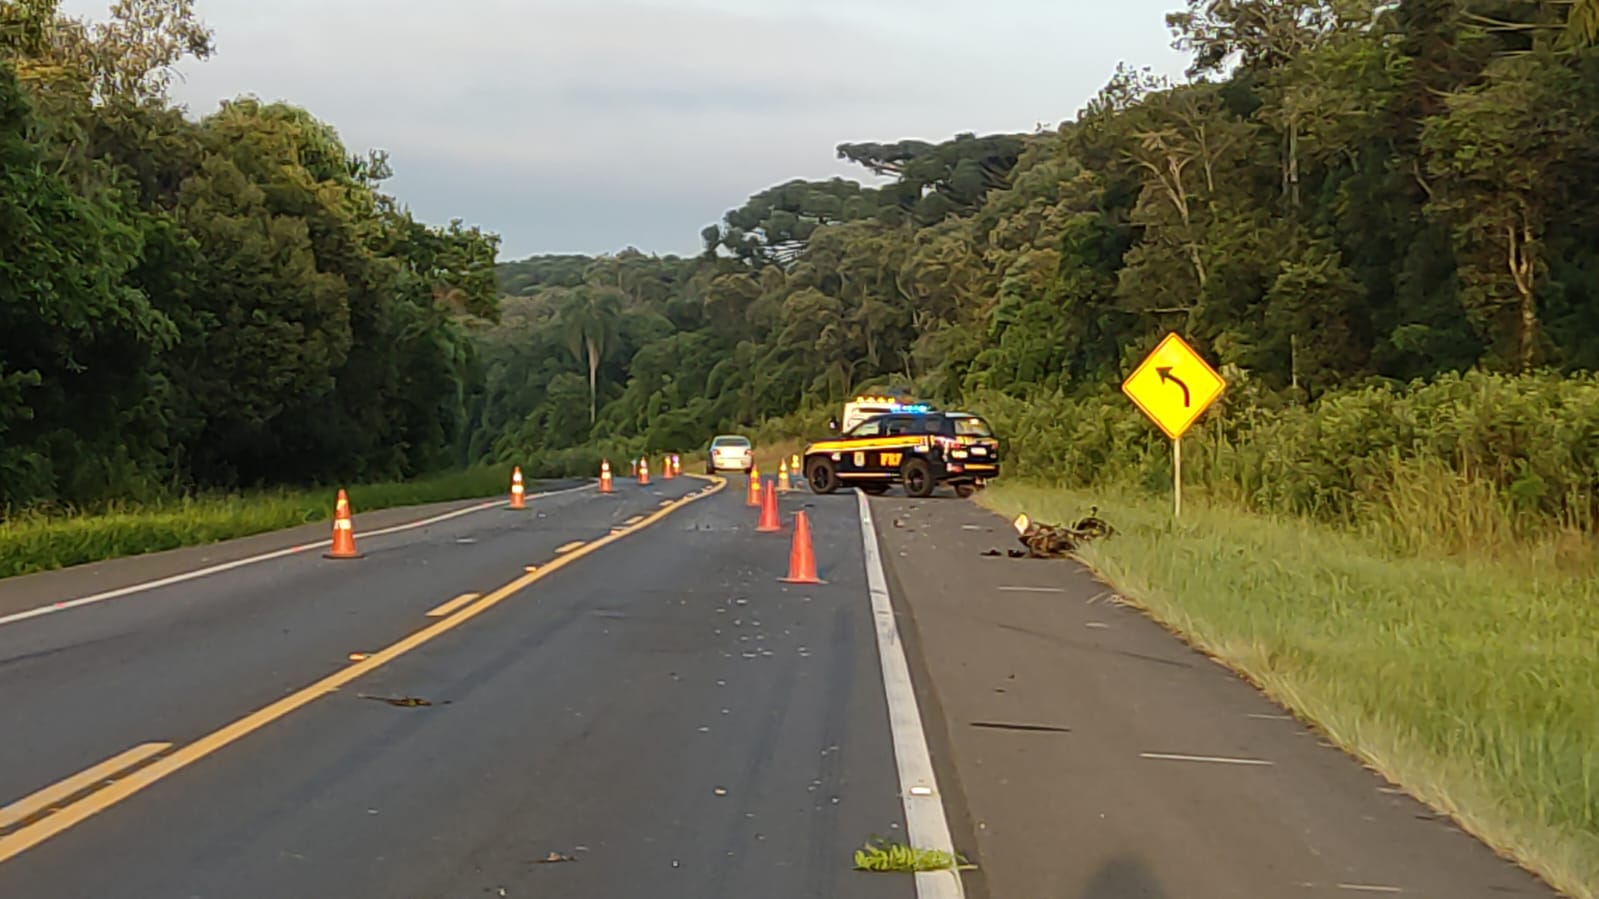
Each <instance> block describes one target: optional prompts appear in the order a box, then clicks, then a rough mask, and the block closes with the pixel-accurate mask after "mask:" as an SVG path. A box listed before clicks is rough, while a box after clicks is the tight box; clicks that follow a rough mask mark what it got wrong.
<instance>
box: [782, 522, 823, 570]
mask: <svg viewBox="0 0 1599 899" xmlns="http://www.w3.org/2000/svg"><path fill="white" fill-rule="evenodd" d="M778 580H780V581H782V582H783V583H785V584H823V583H826V581H823V580H822V579H821V578H818V577H817V576H816V554H815V553H813V552H812V551H811V523H810V520H809V519H807V518H806V517H805V513H804V512H795V513H794V542H793V543H792V544H791V545H790V547H789V551H788V577H783V578H778Z"/></svg>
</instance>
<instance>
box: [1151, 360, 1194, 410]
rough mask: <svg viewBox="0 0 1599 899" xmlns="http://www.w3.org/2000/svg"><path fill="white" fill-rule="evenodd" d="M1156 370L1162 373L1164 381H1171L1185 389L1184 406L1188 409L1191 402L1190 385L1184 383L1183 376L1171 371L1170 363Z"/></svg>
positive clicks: (1161, 376) (1161, 377)
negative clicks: (1189, 395) (1180, 376)
mask: <svg viewBox="0 0 1599 899" xmlns="http://www.w3.org/2000/svg"><path fill="white" fill-rule="evenodd" d="M1155 371H1157V372H1159V373H1160V379H1161V380H1162V381H1170V382H1172V383H1173V384H1176V385H1177V386H1178V387H1181V388H1182V389H1183V408H1184V409H1187V408H1188V404H1189V397H1188V385H1187V384H1184V383H1183V380H1182V378H1179V377H1177V376H1176V375H1174V374H1172V373H1171V366H1170V365H1162V366H1161V367H1160V368H1157V369H1155Z"/></svg>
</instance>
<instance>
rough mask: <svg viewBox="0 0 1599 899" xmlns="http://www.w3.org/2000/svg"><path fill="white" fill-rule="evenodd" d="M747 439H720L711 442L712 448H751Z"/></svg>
mask: <svg viewBox="0 0 1599 899" xmlns="http://www.w3.org/2000/svg"><path fill="white" fill-rule="evenodd" d="M749 445H750V441H749V438H747V437H718V438H716V439H715V440H713V441H711V446H749Z"/></svg>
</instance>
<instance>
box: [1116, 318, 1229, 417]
mask: <svg viewBox="0 0 1599 899" xmlns="http://www.w3.org/2000/svg"><path fill="white" fill-rule="evenodd" d="M1226 387H1227V382H1226V381H1224V380H1222V376H1221V375H1218V374H1216V370H1215V369H1214V368H1211V367H1210V363H1208V362H1206V361H1205V360H1204V358H1203V357H1201V356H1200V355H1199V354H1198V353H1196V352H1194V348H1193V347H1191V346H1189V345H1188V344H1187V342H1185V341H1184V340H1183V339H1182V338H1181V337H1179V336H1177V332H1175V331H1173V332H1172V333H1170V334H1167V335H1166V339H1165V340H1162V341H1161V342H1160V345H1159V346H1157V347H1155V349H1154V350H1153V351H1152V352H1151V353H1150V354H1149V355H1148V356H1146V357H1144V361H1143V362H1142V363H1140V364H1139V366H1138V368H1137V369H1135V370H1134V371H1133V373H1132V374H1131V375H1128V376H1127V380H1126V381H1123V382H1122V392H1123V393H1125V394H1127V396H1128V397H1130V398H1131V399H1132V401H1133V402H1134V403H1135V404H1136V405H1137V406H1138V408H1140V409H1142V410H1144V414H1145V415H1147V416H1149V418H1150V420H1151V421H1153V422H1154V423H1155V424H1156V425H1159V426H1160V429H1161V430H1162V431H1165V432H1166V436H1167V437H1170V438H1171V439H1173V440H1176V439H1177V438H1179V437H1181V436H1183V433H1184V432H1186V431H1187V430H1188V429H1189V427H1190V426H1192V425H1193V423H1194V422H1195V421H1197V420H1198V419H1199V416H1201V415H1203V414H1204V413H1205V410H1206V409H1209V408H1210V404H1211V403H1214V402H1215V401H1216V397H1218V396H1221V392H1222V390H1224V389H1226Z"/></svg>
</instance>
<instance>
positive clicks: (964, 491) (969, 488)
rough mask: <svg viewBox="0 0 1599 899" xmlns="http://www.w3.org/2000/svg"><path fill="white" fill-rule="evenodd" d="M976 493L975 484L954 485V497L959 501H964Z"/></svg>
mask: <svg viewBox="0 0 1599 899" xmlns="http://www.w3.org/2000/svg"><path fill="white" fill-rule="evenodd" d="M976 492H977V485H976V484H956V485H955V495H956V496H958V497H960V498H961V499H966V498H967V497H969V496H971V495H972V494H974V493H976Z"/></svg>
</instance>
